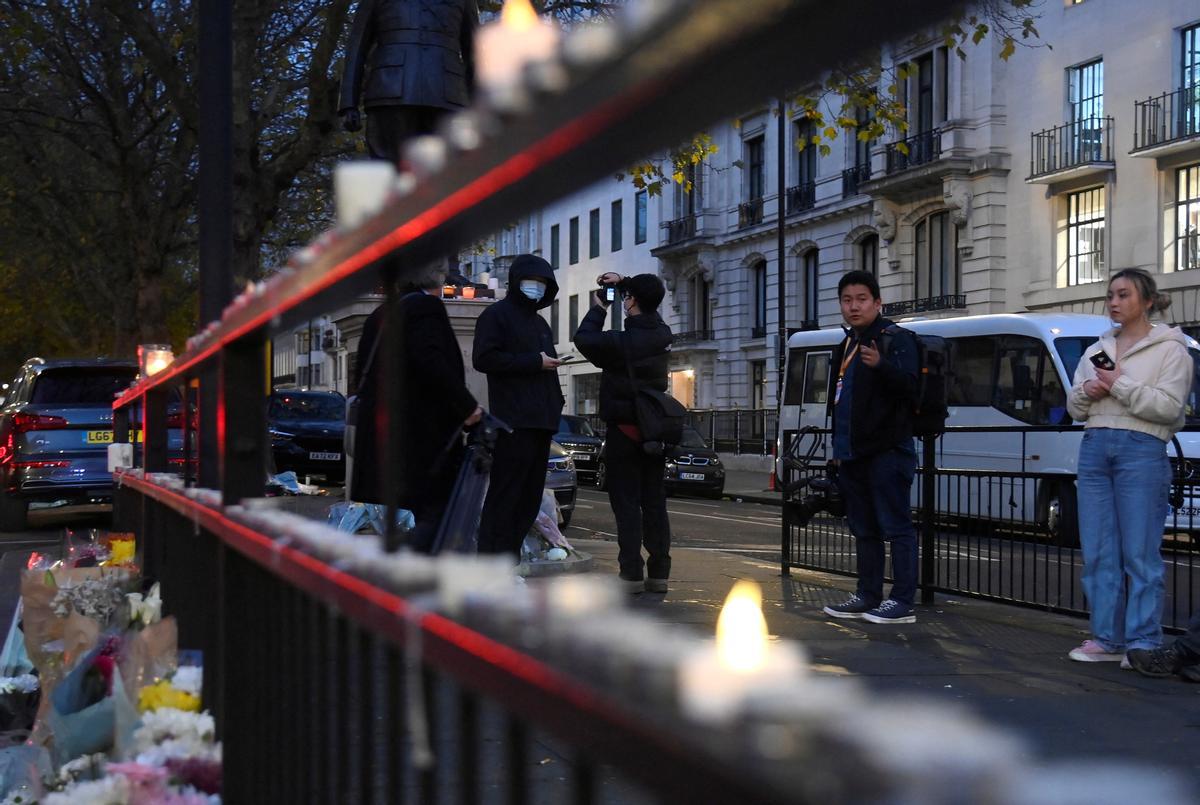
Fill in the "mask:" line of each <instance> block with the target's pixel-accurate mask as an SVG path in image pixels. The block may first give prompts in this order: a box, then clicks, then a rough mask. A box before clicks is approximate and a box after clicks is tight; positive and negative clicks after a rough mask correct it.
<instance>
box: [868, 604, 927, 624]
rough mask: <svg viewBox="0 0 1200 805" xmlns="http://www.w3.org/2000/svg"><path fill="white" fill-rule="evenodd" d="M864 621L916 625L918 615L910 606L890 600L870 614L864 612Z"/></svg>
mask: <svg viewBox="0 0 1200 805" xmlns="http://www.w3.org/2000/svg"><path fill="white" fill-rule="evenodd" d="M863 620H866V621H870V622H871V623H916V622H917V614H916V613H915V612H913V608H912V607H911V606H909V605H908V604H903V603H901V602H899V601H897V600H896V599H894V598H889V599H888V600H886V601H884V602H883V603H882V604H880V605H879V606H877V607H875V608H874V609H872V610H871V611H870V612H864V613H863Z"/></svg>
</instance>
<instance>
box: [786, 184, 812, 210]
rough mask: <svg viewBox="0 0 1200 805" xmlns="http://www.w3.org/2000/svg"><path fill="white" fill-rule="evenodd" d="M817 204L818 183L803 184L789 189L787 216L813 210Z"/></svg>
mask: <svg viewBox="0 0 1200 805" xmlns="http://www.w3.org/2000/svg"><path fill="white" fill-rule="evenodd" d="M816 203H817V183H816V182H802V183H801V184H798V185H796V186H795V187H789V188H788V189H787V214H788V215H793V214H795V213H798V212H803V211H804V210H811V209H812V208H813V205H815V204H816Z"/></svg>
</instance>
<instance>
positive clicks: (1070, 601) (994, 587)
mask: <svg viewBox="0 0 1200 805" xmlns="http://www.w3.org/2000/svg"><path fill="white" fill-rule="evenodd" d="M1072 430H1074V431H1078V430H1080V428H1078V427H1074V428H1067V429H1060V428H1005V429H994V428H993V429H983V428H951V429H950V430H949V431H948V437H949V438H959V439H961V438H963V437H964V436H966V435H969V434H976V435H978V434H982V433H991V434H993V435H994V434H996V433H997V432H999V433H1003V434H1006V435H1008V436H1010V437H1011V438H1012V441H1013V444H1014V450H1013V451H1011V452H1013V453H1014V454H1015V453H1016V449H1015V445H1018V444H1019V445H1020V446H1021V448H1022V450H1021V453H1020V455H1021V456H1022V457H1024V456H1028V455H1029V453H1028V452H1027V451H1026V448H1027V446H1028V444H1027V443H1028V440H1029V439H1030V438H1032V435H1033V434H1036V433H1042V434H1047V433H1048V434H1054V433H1068V432H1070V431H1072ZM821 433H822V435H826V434H827V433H828V432H827V431H825V432H821ZM794 434H795V431H792V432H790V433H787V434H786V435H785V440H787V441H790V440H791V439H793V438H794ZM808 438H811V437H808ZM942 438H947V437H942ZM940 442H941V440H940V439H934V440H929V443H928V444H926V445H924V450H923V451H922V452H921V453H919V455H920V468H919V469H918V474H917V478H916V480H915V481H914V483H913V514H914V519H915V521H916V523H917V526H918V532H919V534H920V539H921V589H922V592H923V595H924V596H926V600H931V598H932V595H933V594H934V593H935V592H946V593H954V594H959V595H967V596H972V597H978V598H985V599H990V600H995V601H1001V602H1005V603H1011V604H1019V605H1024V606H1031V607H1037V608H1042V609H1048V610H1053V611H1057V612H1065V613H1070V614H1077V615H1080V614H1085V613H1086V611H1087V602H1086V601H1085V600H1084V595H1083V587H1082V585H1081V582H1080V578H1081V574H1082V570H1083V557H1082V554H1081V551H1080V549H1079V534H1078V528H1077V519H1076V518H1077V515H1078V506H1079V505H1084V504H1083V503H1081V502H1079V501H1077V499H1076V495H1075V476H1074V475H1073V474H1066V473H1049V472H1032V471H1027V470H1025V469H1024V468H1023V465H1024V463H1025V462H1024V459H1023V458H1022V460H1021V461H1018V462H1015V463H1016V466H1015V467H1014V468H1013V469H1012V470H1010V471H998V470H974V469H955V468H953V467H950V466H941V465H948V464H951V463H953V459H951V458H947V457H945V456H944V455H943V453H942V445H941V443H940ZM1075 449H1077V448H1075ZM825 472H826V469H825V466H824V464H823V463H822V464H820V465H813V466H809V467H807V468H804V469H800V470H794V469H789V470H785V473H784V477H783V481H784V484H783V489H785V490H786V489H788V485H789V484H791V483H792V482H794V481H797V480H799V479H800V478H803V477H818V476H822V475H824V474H825ZM1177 474H1179V473H1177ZM1182 475H1183V476H1186V477H1183V478H1182V479H1181V480H1180V482H1179V483H1180V484H1181V485H1182V487H1183V490H1184V497H1185V500H1186V501H1187V502H1186V503H1185V506H1184V507H1183V511H1176V510H1172V512H1171V514H1170V516H1169V520H1168V521H1167V522H1166V523H1165V524H1164V525H1165V528H1164V533H1163V544H1162V554H1163V560H1164V563H1165V569H1166V577H1165V582H1166V590H1165V599H1164V600H1165V604H1164V608H1163V624H1164V626H1167V627H1183V626H1185V625H1186V624H1187V622H1188V619H1189V617H1190V616H1191V614H1192V613H1193V612H1194V611H1195V610H1196V608H1197V606H1200V517H1197V516H1196V512H1195V511H1194V510H1193V508H1192V507H1193V506H1194V505H1195V504H1194V503H1193V501H1194V500H1195V499H1196V498H1195V496H1196V495H1200V479H1198V478H1195V477H1192V475H1191V472H1190V470H1184V471H1183V473H1182ZM805 494H808V493H807V492H803V491H802V492H801V493H799V494H797V495H794V496H792V497H791V498H787V499H785V502H784V510H783V536H782V557H783V572H784V573H787V572H788V571H789V569H790V568H793V567H802V568H810V569H814V570H822V571H826V572H832V573H839V574H846V575H854V573H855V542H854V537H853V536H852V535H851V534H850V531H849V529H848V528H847V527H846V523H845V520H844V519H842V518H838V517H833V516H831V515H829V514H828V513H827V512H825V511H817V512H816V513H815V515H814V516H812V517H811V519H809V517H808V514H809V513H810V512H812V511H813V510H815V509H816V506H815V502H814V501H811V500H810V503H814V505H812V506H809V507H807V508H806V506H805V502H804V500H803V498H804V495H805Z"/></svg>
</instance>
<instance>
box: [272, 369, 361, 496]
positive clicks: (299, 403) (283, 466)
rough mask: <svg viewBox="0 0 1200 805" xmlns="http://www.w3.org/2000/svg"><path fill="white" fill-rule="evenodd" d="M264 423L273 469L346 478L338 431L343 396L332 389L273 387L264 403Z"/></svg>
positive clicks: (343, 422)
mask: <svg viewBox="0 0 1200 805" xmlns="http://www.w3.org/2000/svg"><path fill="white" fill-rule="evenodd" d="M267 427H268V429H269V431H270V433H271V453H272V455H274V457H275V469H276V471H277V472H284V471H285V470H293V471H295V473H296V474H297V475H299V476H301V480H303V476H304V475H305V474H311V475H322V476H324V477H325V480H326V481H327V482H329V483H341V482H342V481H343V480H345V478H346V456H345V455H344V454H343V453H342V435H343V434H344V432H345V430H346V398H345V397H343V396H342V395H340V394H338V393H336V392H332V391H276V392H274V393H273V394H272V395H271V400H270V403H269V405H268V406H267Z"/></svg>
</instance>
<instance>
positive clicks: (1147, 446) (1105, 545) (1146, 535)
mask: <svg viewBox="0 0 1200 805" xmlns="http://www.w3.org/2000/svg"><path fill="white" fill-rule="evenodd" d="M1170 486H1171V463H1170V461H1169V460H1168V459H1167V444H1166V442H1164V441H1163V440H1162V439H1159V438H1157V437H1155V436H1151V435H1149V434H1147V433H1138V432H1137V431H1132V430H1119V429H1116V428H1089V429H1088V430H1085V431H1084V433H1083V443H1082V444H1081V445H1080V447H1079V540H1080V544H1081V545H1082V547H1083V593H1084V595H1086V596H1087V600H1088V605H1089V606H1090V607H1091V626H1092V636H1093V638H1094V639H1095V640H1096V641H1097V642H1098V643H1100V645H1102V646H1104V648H1106V649H1107V650H1109V651H1122V650H1124V649H1131V648H1143V649H1145V648H1154V647H1156V646H1158V645H1160V644H1161V643H1162V609H1163V561H1162V554H1161V553H1160V550H1161V548H1162V539H1163V524H1164V522H1165V521H1166V518H1167V495H1168V493H1169V491H1170ZM1126 580H1128V593H1127V592H1126Z"/></svg>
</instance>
